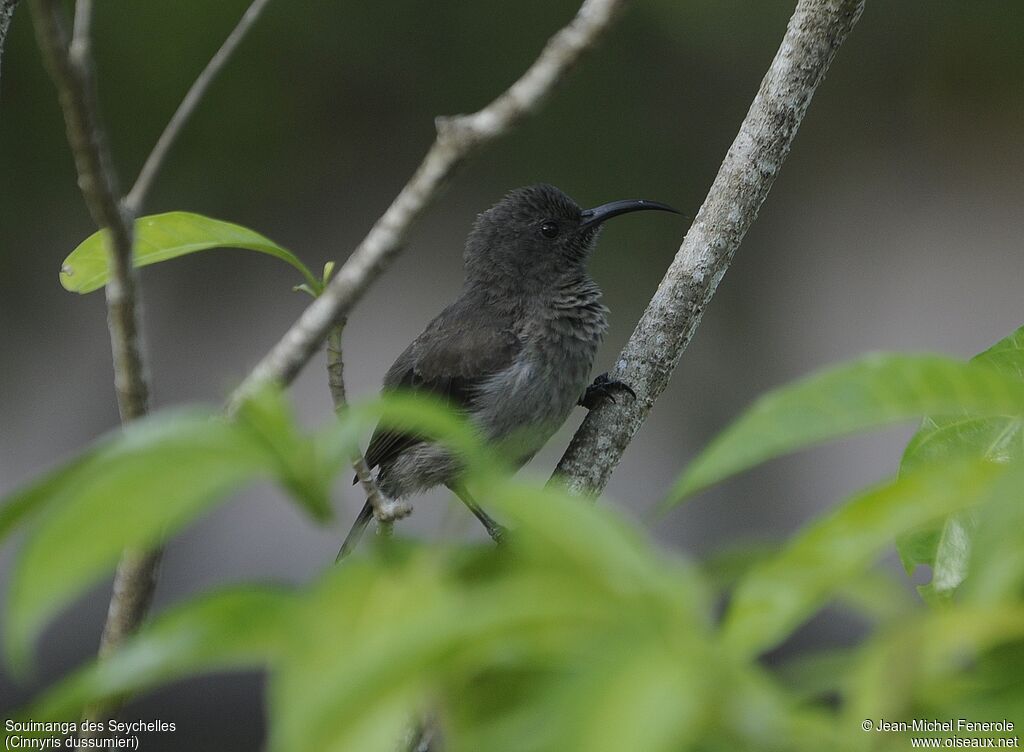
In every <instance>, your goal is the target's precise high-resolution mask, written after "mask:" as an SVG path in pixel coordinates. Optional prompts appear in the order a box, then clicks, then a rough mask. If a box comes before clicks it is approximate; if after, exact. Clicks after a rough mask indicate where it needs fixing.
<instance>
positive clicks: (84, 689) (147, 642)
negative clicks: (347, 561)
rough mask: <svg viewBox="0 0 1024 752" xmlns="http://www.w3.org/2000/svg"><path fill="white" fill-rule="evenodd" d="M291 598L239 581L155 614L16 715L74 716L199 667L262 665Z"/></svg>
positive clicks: (276, 642) (286, 625)
mask: <svg viewBox="0 0 1024 752" xmlns="http://www.w3.org/2000/svg"><path fill="white" fill-rule="evenodd" d="M293 606H294V596H293V595H292V594H291V593H289V592H287V591H285V590H282V589H278V588H266V587H265V588H255V587H246V588H239V589H233V590H227V591H223V592H219V593H214V594H210V595H204V596H201V597H200V598H198V599H196V600H194V601H191V602H189V603H187V604H185V605H183V606H179V607H177V608H174V609H172V610H171V611H168V612H167V613H165V614H161V615H160V616H158V617H157V618H156V619H154V621H153V622H152V623H150V624H148V625H146V626H144V627H143V629H142V630H141V631H140V632H139V633H138V634H137V635H135V636H134V637H132V638H131V639H130V640H129V641H128V642H127V643H125V645H123V646H122V647H121V648H119V649H118V650H117V651H116V652H114V653H112V654H111V655H109V656H106V657H104V658H103V660H99V661H94V662H93V663H91V664H90V665H88V666H86V667H84V668H82V669H80V670H78V671H76V672H75V673H73V674H71V675H70V676H68V677H67V678H65V679H64V680H62V681H61V682H60V683H58V684H57V685H56V686H55V687H53V688H51V689H50V690H49V691H47V692H46V694H45V695H44V696H43V697H41V698H40V699H38V700H37V701H36V702H34V703H33V705H32V707H31V708H29V709H28V710H27V711H26V712H25V713H24V715H25V716H26V717H28V718H31V719H33V720H36V721H58V720H75V719H77V718H78V717H79V716H80V715H81V712H82V707H83V706H85V705H87V704H89V703H93V702H98V701H100V700H104V699H107V698H111V697H116V696H118V695H123V694H130V693H135V692H139V691H142V690H145V689H149V688H151V687H154V686H157V685H158V684H162V683H167V682H170V681H173V680H175V679H179V678H182V677H185V676H190V675H193V674H196V673H201V672H210V671H223V670H228V669H237V668H243V667H249V666H267V665H268V664H271V663H272V662H273V661H274V660H275V659H276V658H277V657H278V656H279V655H280V654H281V651H282V646H283V645H284V643H285V642H286V639H287V634H288V630H289V629H290V628H291V623H292V608H293Z"/></svg>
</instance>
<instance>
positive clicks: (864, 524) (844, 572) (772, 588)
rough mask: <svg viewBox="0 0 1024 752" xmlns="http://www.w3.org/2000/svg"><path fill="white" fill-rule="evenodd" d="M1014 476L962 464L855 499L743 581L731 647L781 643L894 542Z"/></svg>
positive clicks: (726, 631) (979, 463)
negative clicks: (1002, 480)
mask: <svg viewBox="0 0 1024 752" xmlns="http://www.w3.org/2000/svg"><path fill="white" fill-rule="evenodd" d="M1006 472H1007V467H1006V466H1002V465H996V464H993V463H990V462H986V461H984V460H974V461H961V462H957V463H952V464H949V465H947V466H945V467H942V468H926V469H922V470H919V471H917V472H914V473H908V474H907V475H904V476H902V477H900V478H898V479H897V480H894V481H891V482H889V483H885V484H882V485H881V486H878V487H877V488H874V489H871V490H869V491H866V492H863V493H861V494H858V495H856V496H854V497H853V498H852V499H851V500H850V501H847V502H846V503H844V504H843V505H842V506H840V507H839V508H838V509H836V510H834V511H833V512H832V513H830V514H829V515H827V516H826V517H824V518H822V519H820V520H817V521H815V522H814V523H812V524H811V525H809V526H808V527H807V528H805V529H804V530H803V531H802V532H801V533H799V534H798V535H797V536H796V537H795V538H794V539H793V540H792V541H790V542H789V543H788V544H787V545H786V546H785V547H784V548H783V549H782V551H781V552H780V553H779V554H778V555H776V556H775V557H773V558H771V559H769V560H767V561H766V562H764V563H762V564H757V565H755V566H754V567H753V568H752V569H751V570H750V572H749V573H748V574H747V575H746V576H745V577H744V578H743V580H742V581H741V582H740V584H739V585H738V586H737V588H736V592H735V593H734V595H733V600H732V603H731V605H730V608H729V610H728V613H727V614H726V617H725V620H724V624H723V639H724V640H725V641H726V644H727V645H728V646H729V647H730V648H732V649H733V650H735V651H738V652H739V653H740V654H742V655H749V656H752V655H756V654H758V653H760V652H762V651H764V650H768V649H769V648H771V647H773V646H775V645H777V644H778V643H779V642H781V641H782V640H783V639H785V638H786V637H787V636H788V635H789V634H790V633H791V632H792V630H793V629H795V628H796V627H797V626H799V625H800V624H801V623H802V622H803V621H804V620H805V619H807V618H808V617H810V616H811V615H812V614H813V613H814V612H815V611H817V610H818V609H819V608H821V607H822V606H823V605H825V603H827V602H828V601H829V600H830V599H831V598H832V597H833V596H834V594H835V593H836V592H837V590H839V589H840V588H841V587H842V586H844V585H845V584H846V583H847V582H849V581H850V580H851V579H853V578H854V577H856V576H857V575H858V574H859V573H861V572H863V571H864V570H865V569H867V568H868V566H870V564H871V563H872V562H873V561H874V560H875V559H876V558H878V557H879V556H880V555H881V554H882V553H883V552H884V551H885V549H886V547H888V546H889V545H890V544H891V543H892V541H893V538H894V536H896V535H898V534H899V533H901V532H903V531H905V530H909V529H913V528H915V527H917V526H919V525H921V524H923V523H925V522H927V521H929V520H932V519H935V518H937V517H940V516H942V515H944V514H950V513H952V512H956V511H958V510H960V509H964V508H966V507H967V506H969V505H971V504H974V503H976V502H977V501H978V499H979V498H980V497H982V496H983V495H984V494H985V493H987V492H988V491H989V490H990V489H991V488H992V487H993V485H994V484H995V483H996V482H997V481H998V480H999V478H1001V477H1002V475H1003V474H1005V473H1006Z"/></svg>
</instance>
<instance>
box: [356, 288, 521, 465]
mask: <svg viewBox="0 0 1024 752" xmlns="http://www.w3.org/2000/svg"><path fill="white" fill-rule="evenodd" d="M460 308H461V307H460V306H459V305H458V304H456V305H454V306H452V307H450V308H449V309H446V310H445V311H444V312H443V313H442V314H441V315H440V316H438V317H437V318H436V319H434V321H432V322H431V323H430V325H429V326H428V327H427V329H426V330H425V331H424V332H423V334H421V335H420V336H419V337H417V338H416V339H415V340H414V341H413V343H412V344H411V345H409V347H408V348H406V350H405V352H403V353H402V354H401V355H400V356H399V357H398V360H396V361H395V363H394V365H392V366H391V368H390V369H389V370H388V373H387V375H386V376H385V377H384V391H385V392H389V391H397V390H406V391H411V392H421V393H427V394H431V395H434V396H436V397H439V398H441V399H442V400H443V401H444V402H445V403H446V404H448V405H451V406H452V407H455V408H458V409H467V408H468V407H469V406H470V404H471V402H472V400H473V398H474V396H475V394H476V390H477V388H478V387H479V386H480V385H481V384H482V383H483V382H484V381H486V379H488V378H489V377H490V376H493V375H494V374H495V373H498V372H499V371H502V370H504V369H506V368H508V367H509V366H511V365H512V363H513V361H514V360H515V358H516V356H517V355H518V353H519V351H520V350H521V349H522V342H521V341H520V340H519V338H518V337H517V336H516V335H515V333H514V332H513V331H512V330H511V329H510V328H508V327H506V326H503V325H502V324H503V322H501V321H499V320H495V319H493V318H491V317H488V316H486V315H481V312H480V311H479V310H476V311H473V312H472V313H473V314H474V315H465V314H466V313H467V312H466V311H462V310H460ZM420 441H422V439H421V438H420V437H419V436H417V435H416V434H413V433H406V432H402V431H399V430H394V429H385V428H383V427H381V426H378V427H377V430H375V431H374V433H373V437H372V438H371V439H370V445H369V446H368V447H367V449H366V463H367V465H369V466H370V467H371V468H373V467H376V466H377V465H380V464H382V463H386V462H388V461H389V460H391V459H393V458H394V457H396V456H397V455H399V454H400V453H401V452H403V451H404V450H405V449H408V448H409V447H410V446H413V445H414V444H417V443H419V442H420Z"/></svg>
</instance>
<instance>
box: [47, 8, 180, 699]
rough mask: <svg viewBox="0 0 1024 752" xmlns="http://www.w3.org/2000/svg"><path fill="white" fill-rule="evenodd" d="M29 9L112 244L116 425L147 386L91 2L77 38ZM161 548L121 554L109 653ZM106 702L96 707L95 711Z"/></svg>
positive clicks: (128, 627) (146, 599) (140, 603)
mask: <svg viewBox="0 0 1024 752" xmlns="http://www.w3.org/2000/svg"><path fill="white" fill-rule="evenodd" d="M31 6H32V15H33V19H34V21H35V27H36V35H37V37H38V40H39V47H40V49H41V50H42V53H43V58H44V61H45V63H46V66H47V68H48V69H49V71H50V75H51V76H52V78H53V80H54V83H55V84H56V85H57V91H58V94H59V98H60V104H61V109H62V110H63V112H64V122H65V124H66V127H67V136H68V143H69V144H70V146H71V151H72V154H73V155H74V159H75V167H76V169H77V171H78V185H79V188H80V189H81V191H82V195H83V197H84V198H85V202H86V204H87V205H88V207H89V211H90V213H91V214H92V217H93V220H94V221H95V222H96V224H97V226H99V227H101V228H103V229H105V230H107V232H108V235H109V238H110V242H109V246H108V247H109V251H110V263H109V266H110V280H109V282H108V283H107V288H106V294H107V325H108V328H109V329H110V341H111V347H112V350H113V360H114V384H115V388H116V391H117V404H118V409H119V410H120V413H121V421H122V423H127V422H129V421H132V420H134V419H136V418H138V417H141V416H142V415H145V413H146V411H147V410H148V402H149V387H148V384H147V383H146V376H145V370H144V367H143V357H142V343H141V336H140V333H139V316H138V307H137V300H136V291H135V272H134V269H133V266H132V242H133V235H132V230H133V217H132V215H131V212H129V211H127V210H126V209H124V207H123V205H122V203H121V201H120V198H119V197H120V193H119V192H118V189H117V180H116V176H115V174H114V170H113V167H112V166H111V160H110V154H109V151H108V149H107V144H106V136H105V134H104V132H103V127H102V125H101V123H100V119H99V109H98V107H97V104H96V91H95V82H94V78H93V66H92V55H91V53H90V41H89V36H88V32H89V27H90V20H89V9H90V7H91V6H90V4H89V3H81V2H80V4H79V5H78V7H77V9H76V17H75V37H74V39H73V40H71V41H69V39H68V35H67V31H66V21H65V17H64V12H63V9H62V7H61V3H60V2H59V0H32V3H31ZM160 554H161V552H160V551H159V550H155V551H148V552H142V551H139V552H136V551H130V552H126V554H125V556H124V557H123V558H122V560H121V563H120V565H119V566H118V569H117V574H116V575H115V578H114V594H113V597H112V598H111V601H110V610H109V612H108V615H107V622H106V625H105V627H104V630H103V637H102V639H101V642H100V654H101V655H103V654H106V653H109V652H110V651H111V650H112V649H113V648H114V647H116V646H117V645H119V644H120V643H121V642H122V641H123V640H124V639H125V638H126V637H127V636H128V635H129V634H131V633H133V632H134V631H135V630H136V629H137V627H138V625H139V622H140V621H141V620H142V618H143V617H144V616H145V613H146V611H147V610H148V608H149V604H150V601H151V600H152V593H153V584H154V582H155V576H156V574H155V573H156V568H157V563H158V562H159V560H160ZM109 710H110V707H109V706H108V707H105V708H96V709H94V714H93V716H92V717H99V716H102V715H104V714H105V713H106V712H108V711H109Z"/></svg>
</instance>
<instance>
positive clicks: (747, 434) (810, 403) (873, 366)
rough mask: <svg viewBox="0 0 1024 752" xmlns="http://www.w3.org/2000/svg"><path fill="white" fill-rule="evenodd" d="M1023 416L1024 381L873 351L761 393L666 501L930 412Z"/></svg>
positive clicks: (925, 358) (948, 362)
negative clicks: (832, 441)
mask: <svg viewBox="0 0 1024 752" xmlns="http://www.w3.org/2000/svg"><path fill="white" fill-rule="evenodd" d="M938 413H947V414H951V415H959V416H965V415H966V416H1013V417H1015V418H1020V417H1021V416H1022V415H1024V382H1021V381H1018V380H1016V379H1012V378H1008V377H1007V376H1005V375H1003V374H1001V373H999V372H997V371H996V370H994V369H992V368H989V367H986V366H984V365H978V364H968V363H962V362H959V361H956V360H951V359H949V358H943V357H939V356H934V355H871V356H867V357H865V358H863V359H861V360H857V361H854V362H853V363H848V364H845V365H841V366H838V367H836V368H832V369H829V370H827V371H824V372H822V373H818V374H815V375H812V376H810V377H808V378H806V379H803V380H801V381H798V382H796V383H795V384H792V385H790V386H785V387H782V388H781V389H778V390H776V391H774V392H771V393H769V394H767V395H765V396H763V397H761V398H760V399H759V400H758V401H757V402H755V403H754V405H753V406H752V407H751V408H750V409H748V410H747V411H746V413H744V414H743V415H742V416H741V417H740V418H739V419H738V420H737V421H735V422H734V423H733V424H732V425H731V426H730V427H729V428H727V429H726V430H725V431H724V432H723V433H721V434H720V435H719V436H718V437H717V438H716V439H715V440H714V441H713V442H712V443H711V444H710V446H708V448H707V449H706V450H704V452H702V453H701V454H700V455H699V456H698V457H697V459H695V460H694V461H693V462H692V463H691V464H690V466H689V467H688V468H687V470H686V471H685V473H684V474H683V476H682V477H681V478H680V479H679V480H678V481H677V482H676V484H675V486H674V488H673V490H672V492H671V494H670V495H669V498H668V499H667V500H666V502H665V504H666V506H669V505H672V504H675V503H678V502H679V501H680V500H682V499H683V498H685V497H687V496H689V495H691V494H693V493H696V492H697V491H700V490H701V489H703V488H706V487H708V486H710V485H712V484H714V483H717V482H719V481H721V480H723V479H724V478H727V477H729V476H731V475H735V474H736V473H739V472H741V471H743V470H746V469H748V468H750V467H753V466H754V465H757V464H759V463H761V462H764V461H766V460H769V459H772V458H773V457H778V456H780V455H782V454H786V453H789V452H793V451H795V450H797V449H800V448H802V447H807V446H810V445H812V444H815V443H818V442H822V441H826V440H829V439H835V438H838V437H840V436H845V435H847V434H851V433H854V432H856V431H862V430H865V429H870V428H878V427H881V426H884V425H888V424H891V423H895V422H898V421H902V420H907V419H909V418H913V417H915V416H920V415H925V414H938Z"/></svg>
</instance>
